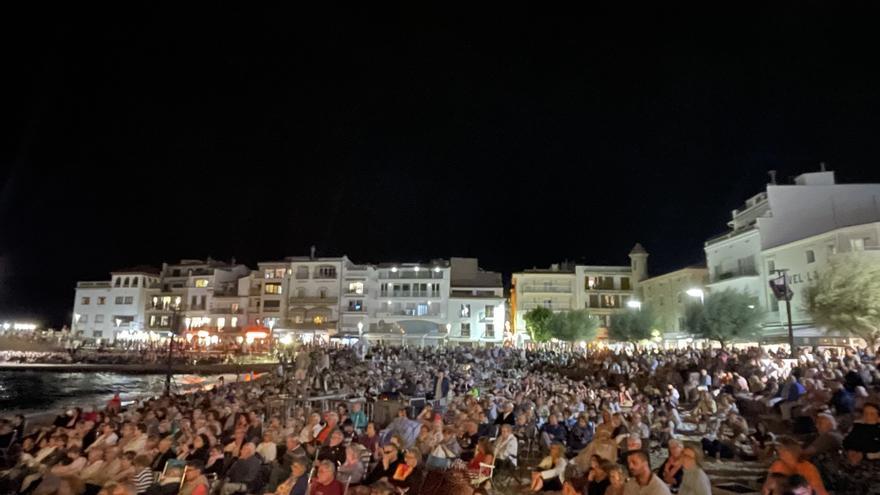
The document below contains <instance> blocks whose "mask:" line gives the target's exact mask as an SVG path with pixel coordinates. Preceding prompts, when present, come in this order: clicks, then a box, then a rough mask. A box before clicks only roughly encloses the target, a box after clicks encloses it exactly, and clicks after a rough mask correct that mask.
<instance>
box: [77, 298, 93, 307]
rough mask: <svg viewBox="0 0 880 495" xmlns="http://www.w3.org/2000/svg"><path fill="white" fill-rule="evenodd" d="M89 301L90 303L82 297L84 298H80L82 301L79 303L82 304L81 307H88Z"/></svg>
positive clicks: (88, 299)
mask: <svg viewBox="0 0 880 495" xmlns="http://www.w3.org/2000/svg"><path fill="white" fill-rule="evenodd" d="M91 301H92V300H91V298H88V297H84V298H82V300H81V301H80V302H81V303H82V305H83V306H88V305H89V303H90V302H91Z"/></svg>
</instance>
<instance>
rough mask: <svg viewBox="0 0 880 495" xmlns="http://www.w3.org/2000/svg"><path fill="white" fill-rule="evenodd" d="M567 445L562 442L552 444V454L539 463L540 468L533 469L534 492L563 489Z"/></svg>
mask: <svg viewBox="0 0 880 495" xmlns="http://www.w3.org/2000/svg"><path fill="white" fill-rule="evenodd" d="M567 465H568V461H567V460H566V459H565V447H564V446H563V445H562V444H561V443H554V444H553V445H551V446H550V455H548V456H547V457H545V458H544V460H542V461H541V463H540V464H538V470H536V471H532V484H531V488H532V491H533V492H551V491H561V490H562V483H564V482H565V467H566V466H567Z"/></svg>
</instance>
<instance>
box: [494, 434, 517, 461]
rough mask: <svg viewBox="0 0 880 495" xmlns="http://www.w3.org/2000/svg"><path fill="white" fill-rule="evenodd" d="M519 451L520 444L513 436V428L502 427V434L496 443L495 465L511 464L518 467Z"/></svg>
mask: <svg viewBox="0 0 880 495" xmlns="http://www.w3.org/2000/svg"><path fill="white" fill-rule="evenodd" d="M518 450H519V443H518V440H517V438H516V436H515V435H514V434H513V426H511V425H502V426H501V434H500V435H499V436H498V439H497V440H496V441H495V464H496V465H499V462H500V463H502V464H503V463H510V464H511V465H512V466H513V467H516V462H517V461H516V457H517V452H518Z"/></svg>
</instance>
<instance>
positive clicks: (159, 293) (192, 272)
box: [146, 258, 251, 334]
mask: <svg viewBox="0 0 880 495" xmlns="http://www.w3.org/2000/svg"><path fill="white" fill-rule="evenodd" d="M250 273H251V271H250V269H249V268H248V267H246V266H245V265H241V264H236V263H235V262H234V261H233V262H230V263H226V262H222V261H217V260H212V259H210V258H209V259H208V260H205V261H202V260H181V261H180V263H176V264H168V263H163V265H162V271H161V280H160V283H159V284H158V287H156V288H154V289H150V290H149V291H148V293H147V294H148V296H149V299H148V301H147V304H146V330H148V331H154V332H168V331H170V330H172V327H173V326H174V325H175V324H176V325H177V329H178V330H181V331H183V330H186V331H188V332H189V331H203V332H209V333H210V332H226V333H229V334H232V333H236V332H239V331H240V327H241V326H242V324H243V323H244V322H246V321H247V315H246V314H245V313H244V312H243V311H242V310H243V306H242V304H244V303H245V301H246V299H244V298H243V297H242V295H241V294H239V280H240V279H242V278H246V277H248V276H249V275H250ZM218 290H219V292H218V295H219V297H218V300H217V301H216V302H215V301H214V293H215V291H218ZM227 308H228V310H229V311H226V309H227ZM175 317H177V318H178V321H177V322H176V323H175V321H174V318H175Z"/></svg>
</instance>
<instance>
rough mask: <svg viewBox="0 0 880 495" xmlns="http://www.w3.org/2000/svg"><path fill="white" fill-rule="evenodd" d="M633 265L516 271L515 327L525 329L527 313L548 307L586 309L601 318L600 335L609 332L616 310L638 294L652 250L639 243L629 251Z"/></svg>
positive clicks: (513, 312) (514, 290) (513, 299)
mask: <svg viewBox="0 0 880 495" xmlns="http://www.w3.org/2000/svg"><path fill="white" fill-rule="evenodd" d="M629 258H630V265H629V266H626V265H620V266H617V265H615V266H599V265H572V264H570V263H565V264H561V265H552V266H551V267H550V269H548V270H537V269H532V270H526V271H523V272H520V273H514V274H513V276H512V281H511V284H512V288H511V314H512V323H513V329H514V331H515V332H516V333H524V332H525V329H526V326H525V320H524V316H525V314H526V313H528V312H529V311H530V310H532V309H535V308H537V307H544V308H547V309H550V310H552V311H554V312H559V311H570V310H573V309H586V310H588V311H589V312H590V314H592V315H594V316H596V317H597V318H599V320H600V326H601V330H600V334H599V336H600V337H603V336H604V335H605V333H604V332H605V329H606V328H607V326H608V321H609V318H610V317H611V315H612V314H614V313H617V312H620V311H623V310H624V309H625V308H626V307H627V303H628V302H629V301H630V300H631V299H633V298H635V294H636V293H637V290H638V288H639V282H641V281H642V280H644V279H645V278H647V275H648V253H647V251H645V249H644V248H643V247H642V246H641V245H640V244H636V245H635V246H634V247H633V249H632V251H631V252H630V254H629Z"/></svg>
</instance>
